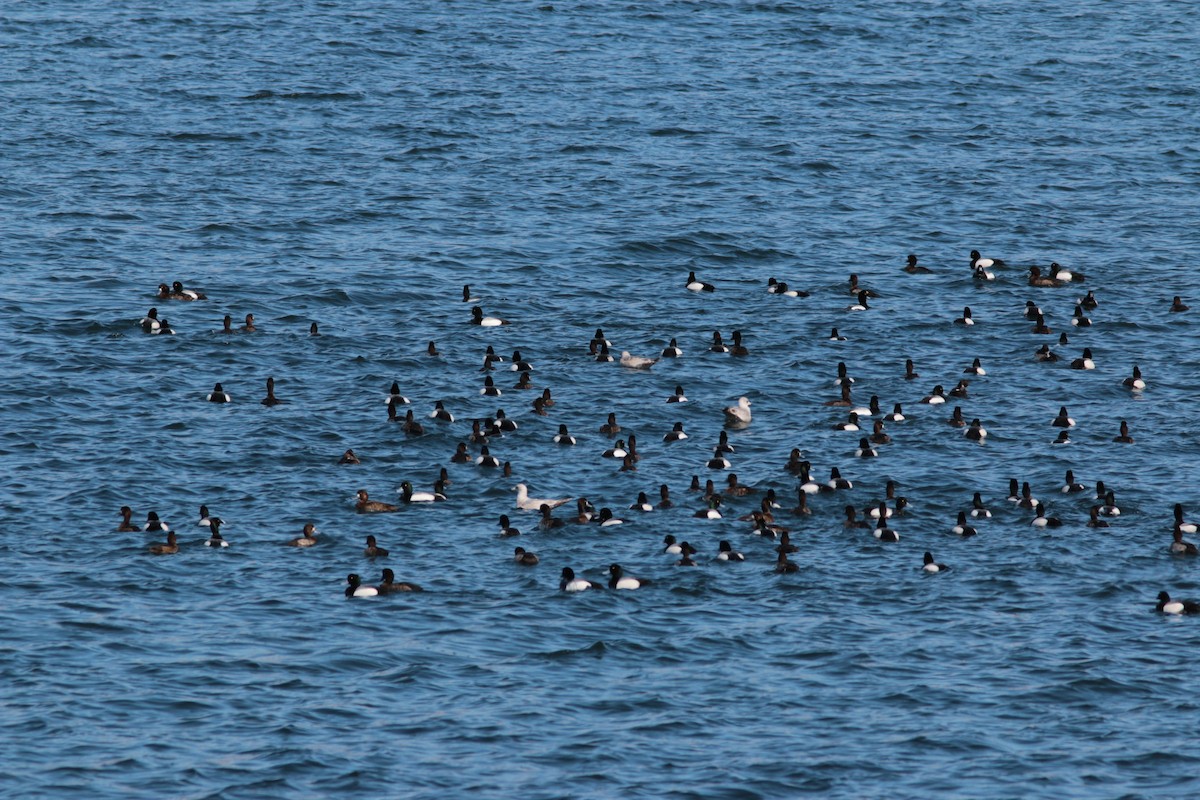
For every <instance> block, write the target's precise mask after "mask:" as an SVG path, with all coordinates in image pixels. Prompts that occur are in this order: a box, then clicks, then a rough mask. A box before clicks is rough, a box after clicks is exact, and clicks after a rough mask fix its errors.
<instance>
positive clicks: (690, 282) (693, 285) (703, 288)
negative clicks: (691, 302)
mask: <svg viewBox="0 0 1200 800" xmlns="http://www.w3.org/2000/svg"><path fill="white" fill-rule="evenodd" d="M686 286H687V289H688V291H690V292H713V291H716V289H717V287H715V286H713V285H712V284H711V283H705V282H704V281H698V280H696V273H695V272H689V273H688V277H687V284H686Z"/></svg>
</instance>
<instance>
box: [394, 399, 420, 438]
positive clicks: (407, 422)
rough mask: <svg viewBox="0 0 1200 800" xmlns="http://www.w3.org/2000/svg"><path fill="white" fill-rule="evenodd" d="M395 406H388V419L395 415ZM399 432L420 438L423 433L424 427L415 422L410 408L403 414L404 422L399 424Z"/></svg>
mask: <svg viewBox="0 0 1200 800" xmlns="http://www.w3.org/2000/svg"><path fill="white" fill-rule="evenodd" d="M395 409H396V404H395V403H392V404H390V405H389V406H388V415H389V417H391V416H393V415H394V414H395ZM400 430H402V431H404V433H405V434H407V435H409V436H420V435H422V434H424V433H425V426H424V425H422V424H421V423H419V422H417V420H416V418H415V417H414V416H413V410H412V409H411V408H410V409H408V410H407V411H405V412H404V420H403V421H402V422H401V423H400Z"/></svg>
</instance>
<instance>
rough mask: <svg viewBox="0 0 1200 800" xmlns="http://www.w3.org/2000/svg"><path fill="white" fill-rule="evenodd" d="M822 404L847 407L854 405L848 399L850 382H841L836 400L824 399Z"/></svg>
mask: <svg viewBox="0 0 1200 800" xmlns="http://www.w3.org/2000/svg"><path fill="white" fill-rule="evenodd" d="M822 405H826V406H831V407H839V408H849V407H850V406H853V405H854V401H853V400H851V399H850V384H849V383H843V384H842V386H841V396H840V397H839V398H838V399H837V400H826V401H825V402H824V403H823V404H822Z"/></svg>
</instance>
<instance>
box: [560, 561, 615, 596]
mask: <svg viewBox="0 0 1200 800" xmlns="http://www.w3.org/2000/svg"><path fill="white" fill-rule="evenodd" d="M603 588H604V587H603V586H602V585H600V584H598V583H596V582H595V581H589V580H585V579H583V578H576V577H575V570H573V569H571V568H570V567H563V571H562V579H561V580H559V582H558V590H559V591H560V592H582V591H585V590H587V589H603Z"/></svg>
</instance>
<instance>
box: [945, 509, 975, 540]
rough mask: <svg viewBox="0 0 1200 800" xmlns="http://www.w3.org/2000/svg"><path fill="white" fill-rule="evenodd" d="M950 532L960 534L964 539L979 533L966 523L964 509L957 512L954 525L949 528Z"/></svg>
mask: <svg viewBox="0 0 1200 800" xmlns="http://www.w3.org/2000/svg"><path fill="white" fill-rule="evenodd" d="M950 532H951V533H953V534H954V535H955V536H961V537H963V538H964V539H966V538H968V537H970V536H974V535H975V534H977V533H979V531H977V530H975V528H974V527H972V526H971V525H969V524H967V512H965V511H960V512H958V521H957V522H956V523H955V524H954V527H953V528H951V529H950Z"/></svg>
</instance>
